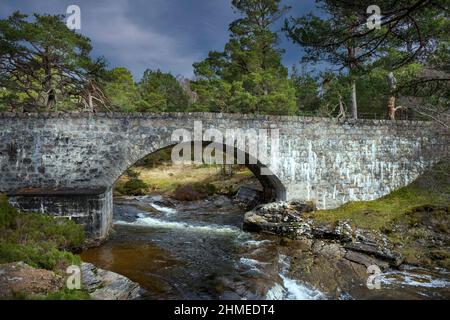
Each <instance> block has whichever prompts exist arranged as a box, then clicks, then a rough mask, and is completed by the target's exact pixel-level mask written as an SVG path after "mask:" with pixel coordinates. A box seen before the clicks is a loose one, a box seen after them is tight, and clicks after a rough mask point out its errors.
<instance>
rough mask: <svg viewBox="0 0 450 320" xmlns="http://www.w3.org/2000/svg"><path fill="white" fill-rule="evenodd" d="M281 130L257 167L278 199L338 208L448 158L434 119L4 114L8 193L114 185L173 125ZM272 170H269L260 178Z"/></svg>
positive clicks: (2, 170) (0, 152) (0, 169)
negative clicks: (271, 150) (274, 149)
mask: <svg viewBox="0 0 450 320" xmlns="http://www.w3.org/2000/svg"><path fill="white" fill-rule="evenodd" d="M194 121H201V123H202V125H203V129H205V130H206V129H210V128H215V129H218V130H220V131H222V132H225V131H226V129H230V128H239V129H243V130H245V129H256V130H259V129H279V134H280V143H279V153H278V154H277V155H276V156H275V157H273V158H272V159H268V160H265V159H262V158H260V156H259V155H258V154H252V152H253V151H252V150H250V149H248V150H245V151H247V152H248V153H249V156H250V157H254V158H257V159H258V160H260V162H259V163H258V164H256V165H253V166H251V170H252V171H253V172H254V173H255V174H256V175H257V176H258V178H259V179H260V180H261V182H262V183H263V185H264V186H265V187H267V188H272V189H273V190H274V191H275V194H276V197H277V198H278V199H280V200H292V199H301V200H310V201H315V202H316V204H317V206H318V207H319V208H332V207H336V206H338V205H340V204H342V203H345V202H348V201H350V200H371V199H375V198H378V197H381V196H383V195H385V194H387V193H389V192H390V191H392V190H394V189H396V188H399V187H401V186H404V185H406V184H408V183H410V182H411V181H412V180H413V179H415V178H416V177H417V176H418V175H419V174H420V173H421V172H423V171H424V170H425V169H426V168H427V167H429V166H430V165H432V164H433V163H435V162H437V161H439V160H442V159H448V154H449V153H448V141H449V132H448V130H447V131H446V130H443V129H442V128H441V127H438V126H436V125H435V124H433V123H431V122H417V121H386V120H347V121H345V122H337V121H336V120H334V119H325V118H312V117H282V116H252V115H237V114H211V113H163V114H120V113H111V114H83V113H59V114H12V113H2V114H0V192H6V193H8V194H10V195H14V194H16V193H18V192H22V191H24V190H25V191H26V190H29V189H33V188H41V189H46V190H62V189H75V190H76V189H96V188H104V189H105V190H108V189H110V188H111V187H112V185H113V184H114V183H115V181H116V180H117V179H118V178H119V176H120V175H121V174H122V173H123V172H124V171H125V170H126V169H127V168H128V167H130V166H131V165H133V164H134V163H135V162H136V161H138V160H139V159H141V158H143V157H144V156H146V155H148V154H150V153H152V152H155V151H157V150H159V149H161V148H164V147H167V146H171V145H174V144H176V143H177V141H172V140H171V135H172V132H173V131H174V130H175V129H180V128H185V129H188V130H193V127H194ZM262 167H267V168H268V169H269V172H270V175H268V176H264V175H260V174H259V172H260V169H261V168H262Z"/></svg>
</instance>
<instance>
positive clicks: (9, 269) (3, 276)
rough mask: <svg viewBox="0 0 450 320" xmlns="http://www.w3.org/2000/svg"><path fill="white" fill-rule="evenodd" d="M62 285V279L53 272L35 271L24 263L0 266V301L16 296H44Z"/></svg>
mask: <svg viewBox="0 0 450 320" xmlns="http://www.w3.org/2000/svg"><path fill="white" fill-rule="evenodd" d="M63 284H64V281H63V278H62V277H61V276H59V275H57V274H55V273H54V272H53V271H49V270H44V269H36V268H33V267H31V266H29V265H28V264H26V263H24V262H13V263H6V264H1V265H0V299H6V298H12V297H15V296H16V295H17V294H25V295H46V294H48V293H51V292H55V291H58V290H60V289H61V288H62V286H63Z"/></svg>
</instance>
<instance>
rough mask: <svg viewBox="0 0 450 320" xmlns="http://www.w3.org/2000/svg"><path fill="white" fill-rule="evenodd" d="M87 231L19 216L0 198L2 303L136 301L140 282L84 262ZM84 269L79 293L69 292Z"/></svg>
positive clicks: (47, 219) (41, 217)
mask: <svg viewBox="0 0 450 320" xmlns="http://www.w3.org/2000/svg"><path fill="white" fill-rule="evenodd" d="M83 244H84V232H83V228H82V227H81V226H79V225H76V224H75V223H74V222H73V221H70V220H68V219H55V218H53V217H49V216H46V215H43V214H39V213H21V212H19V211H18V210H16V209H15V208H13V207H11V206H10V205H9V204H8V201H7V198H6V196H4V195H0V299H31V300H86V299H100V300H113V299H121V300H124V299H138V298H139V297H140V296H141V294H142V293H143V290H142V288H141V287H140V286H139V284H137V283H134V282H132V281H130V280H129V279H127V278H126V277H124V276H122V275H119V274H116V273H113V272H110V271H106V270H102V269H99V268H96V267H95V266H93V265H92V264H87V263H83V262H82V261H81V258H80V256H79V255H78V254H77V253H79V252H81V250H82V248H83ZM69 266H71V267H79V268H80V271H81V273H80V275H81V278H80V284H81V288H80V289H68V288H67V285H66V280H67V279H68V277H69V276H70V275H73V274H74V273H73V270H74V269H73V270H72V271H71V272H70V273H67V268H68V267H69Z"/></svg>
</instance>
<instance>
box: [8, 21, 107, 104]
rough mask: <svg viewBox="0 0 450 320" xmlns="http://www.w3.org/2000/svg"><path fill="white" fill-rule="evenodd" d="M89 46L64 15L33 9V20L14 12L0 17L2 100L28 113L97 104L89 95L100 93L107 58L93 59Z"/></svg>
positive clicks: (88, 41)
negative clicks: (68, 25) (71, 27)
mask: <svg viewBox="0 0 450 320" xmlns="http://www.w3.org/2000/svg"><path fill="white" fill-rule="evenodd" d="M91 49H92V48H91V44H90V40H89V39H88V38H86V37H84V36H82V35H80V34H78V33H76V32H73V31H71V30H69V29H68V28H67V26H66V25H65V23H64V19H63V17H62V16H52V15H38V14H35V15H33V21H30V19H28V16H26V15H23V14H21V13H19V12H16V13H14V14H13V15H12V16H10V17H8V18H6V19H3V20H0V71H1V72H0V88H5V89H6V91H5V92H3V93H2V95H0V99H1V100H2V102H1V103H3V104H4V105H7V106H8V107H10V108H11V109H13V110H15V111H28V112H31V111H55V110H70V109H75V108H79V107H83V108H84V107H85V106H87V105H89V107H91V108H93V107H94V106H93V102H92V101H94V100H92V101H88V100H90V99H88V98H87V96H96V93H97V91H98V90H94V89H93V88H97V86H96V85H95V83H99V82H100V80H101V78H102V76H103V69H104V61H103V59H97V60H93V59H91V58H90V56H89V54H90V52H91ZM99 97H100V96H97V98H99ZM95 101H99V100H95Z"/></svg>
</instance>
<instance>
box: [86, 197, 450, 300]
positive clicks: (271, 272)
mask: <svg viewBox="0 0 450 320" xmlns="http://www.w3.org/2000/svg"><path fill="white" fill-rule="evenodd" d="M243 217H244V211H243V210H242V209H240V208H239V207H238V206H236V205H234V204H233V203H232V201H231V200H229V199H228V198H226V197H222V196H219V197H213V198H211V199H207V200H202V201H193V202H172V203H170V202H167V199H164V198H162V197H161V196H159V195H154V196H142V197H126V198H120V199H118V200H116V201H115V204H114V232H113V234H112V235H111V237H110V239H109V240H108V241H107V242H106V243H105V244H104V245H102V246H100V247H97V248H93V249H89V250H87V251H85V252H83V253H82V255H81V257H82V259H83V261H86V262H91V263H93V264H95V265H97V266H98V267H100V268H103V269H107V270H111V271H114V272H117V273H120V274H123V275H125V276H127V277H128V278H130V279H131V280H133V281H136V282H138V283H139V284H140V285H141V286H142V287H143V288H145V289H146V291H147V293H146V295H145V296H144V299H296V300H297V299H298V300H304V299H329V298H334V299H336V298H337V299H370V298H383V299H384V298H386V299H388V298H415V299H420V298H448V297H449V288H450V280H449V275H448V273H446V272H445V271H442V270H437V271H434V272H433V273H430V272H423V271H421V272H418V271H417V270H403V271H398V272H397V271H396V272H390V273H386V274H385V275H383V276H382V277H380V282H381V283H382V284H383V285H384V288H385V289H384V290H378V291H377V290H376V291H377V292H376V293H375V292H374V290H368V289H367V288H365V287H361V285H360V286H359V287H358V288H356V289H355V290H349V291H342V292H341V291H339V293H338V294H337V295H333V296H330V295H327V294H325V293H324V292H322V290H319V289H317V288H316V287H315V286H314V285H312V284H311V283H308V282H306V281H305V280H304V279H303V280H302V279H301V277H299V276H296V273H295V272H293V271H292V269H293V268H292V259H293V256H294V252H295V250H297V245H296V244H295V243H290V244H289V243H287V244H281V242H280V238H278V237H276V236H271V235H262V234H254V233H248V232H245V231H243V230H242V228H241V226H242V222H243ZM324 273H326V271H324ZM324 276H325V277H326V276H328V275H327V274H324ZM386 288H387V289H386ZM392 289H395V290H392Z"/></svg>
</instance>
